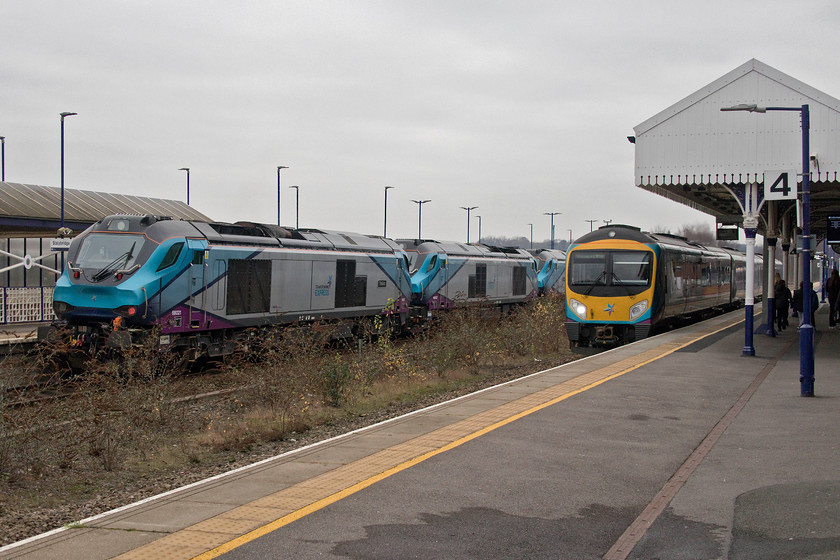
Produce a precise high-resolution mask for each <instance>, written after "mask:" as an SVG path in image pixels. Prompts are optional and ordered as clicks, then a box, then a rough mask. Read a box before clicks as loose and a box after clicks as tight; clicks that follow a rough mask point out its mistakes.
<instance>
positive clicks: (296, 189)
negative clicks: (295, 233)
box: [289, 185, 300, 229]
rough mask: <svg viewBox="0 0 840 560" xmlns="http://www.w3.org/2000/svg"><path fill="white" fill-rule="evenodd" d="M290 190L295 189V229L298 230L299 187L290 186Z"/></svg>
mask: <svg viewBox="0 0 840 560" xmlns="http://www.w3.org/2000/svg"><path fill="white" fill-rule="evenodd" d="M289 188H290V189H295V229H300V186H299V185H292V186H291V187H289Z"/></svg>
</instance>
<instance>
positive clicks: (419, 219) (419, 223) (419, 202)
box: [411, 200, 431, 239]
mask: <svg viewBox="0 0 840 560" xmlns="http://www.w3.org/2000/svg"><path fill="white" fill-rule="evenodd" d="M411 202H413V203H414V204H416V205H417V239H423V235H422V231H423V205H424V204H426V203H427V202H431V200H412V201H411Z"/></svg>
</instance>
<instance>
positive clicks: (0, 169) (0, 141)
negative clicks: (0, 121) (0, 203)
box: [0, 136, 6, 181]
mask: <svg viewBox="0 0 840 560" xmlns="http://www.w3.org/2000/svg"><path fill="white" fill-rule="evenodd" d="M5 180H6V137H5V136H0V181H5Z"/></svg>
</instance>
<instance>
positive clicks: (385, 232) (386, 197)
mask: <svg viewBox="0 0 840 560" xmlns="http://www.w3.org/2000/svg"><path fill="white" fill-rule="evenodd" d="M393 188H394V187H390V186H388V187H385V223H384V225H383V226H382V237H388V189H393Z"/></svg>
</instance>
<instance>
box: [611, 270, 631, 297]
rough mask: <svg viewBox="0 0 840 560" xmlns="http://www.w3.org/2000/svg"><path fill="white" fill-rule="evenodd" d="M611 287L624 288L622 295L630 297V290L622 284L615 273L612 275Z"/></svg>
mask: <svg viewBox="0 0 840 560" xmlns="http://www.w3.org/2000/svg"><path fill="white" fill-rule="evenodd" d="M612 285H613V286H621V287H622V288H624V293H626V294H627V295H628V296H629V295H630V288H629V287H627V286H626V285H625V284H624V281H623V280H622V279H621V278H619V277H618V274H616V273H615V272H613V273H612Z"/></svg>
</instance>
